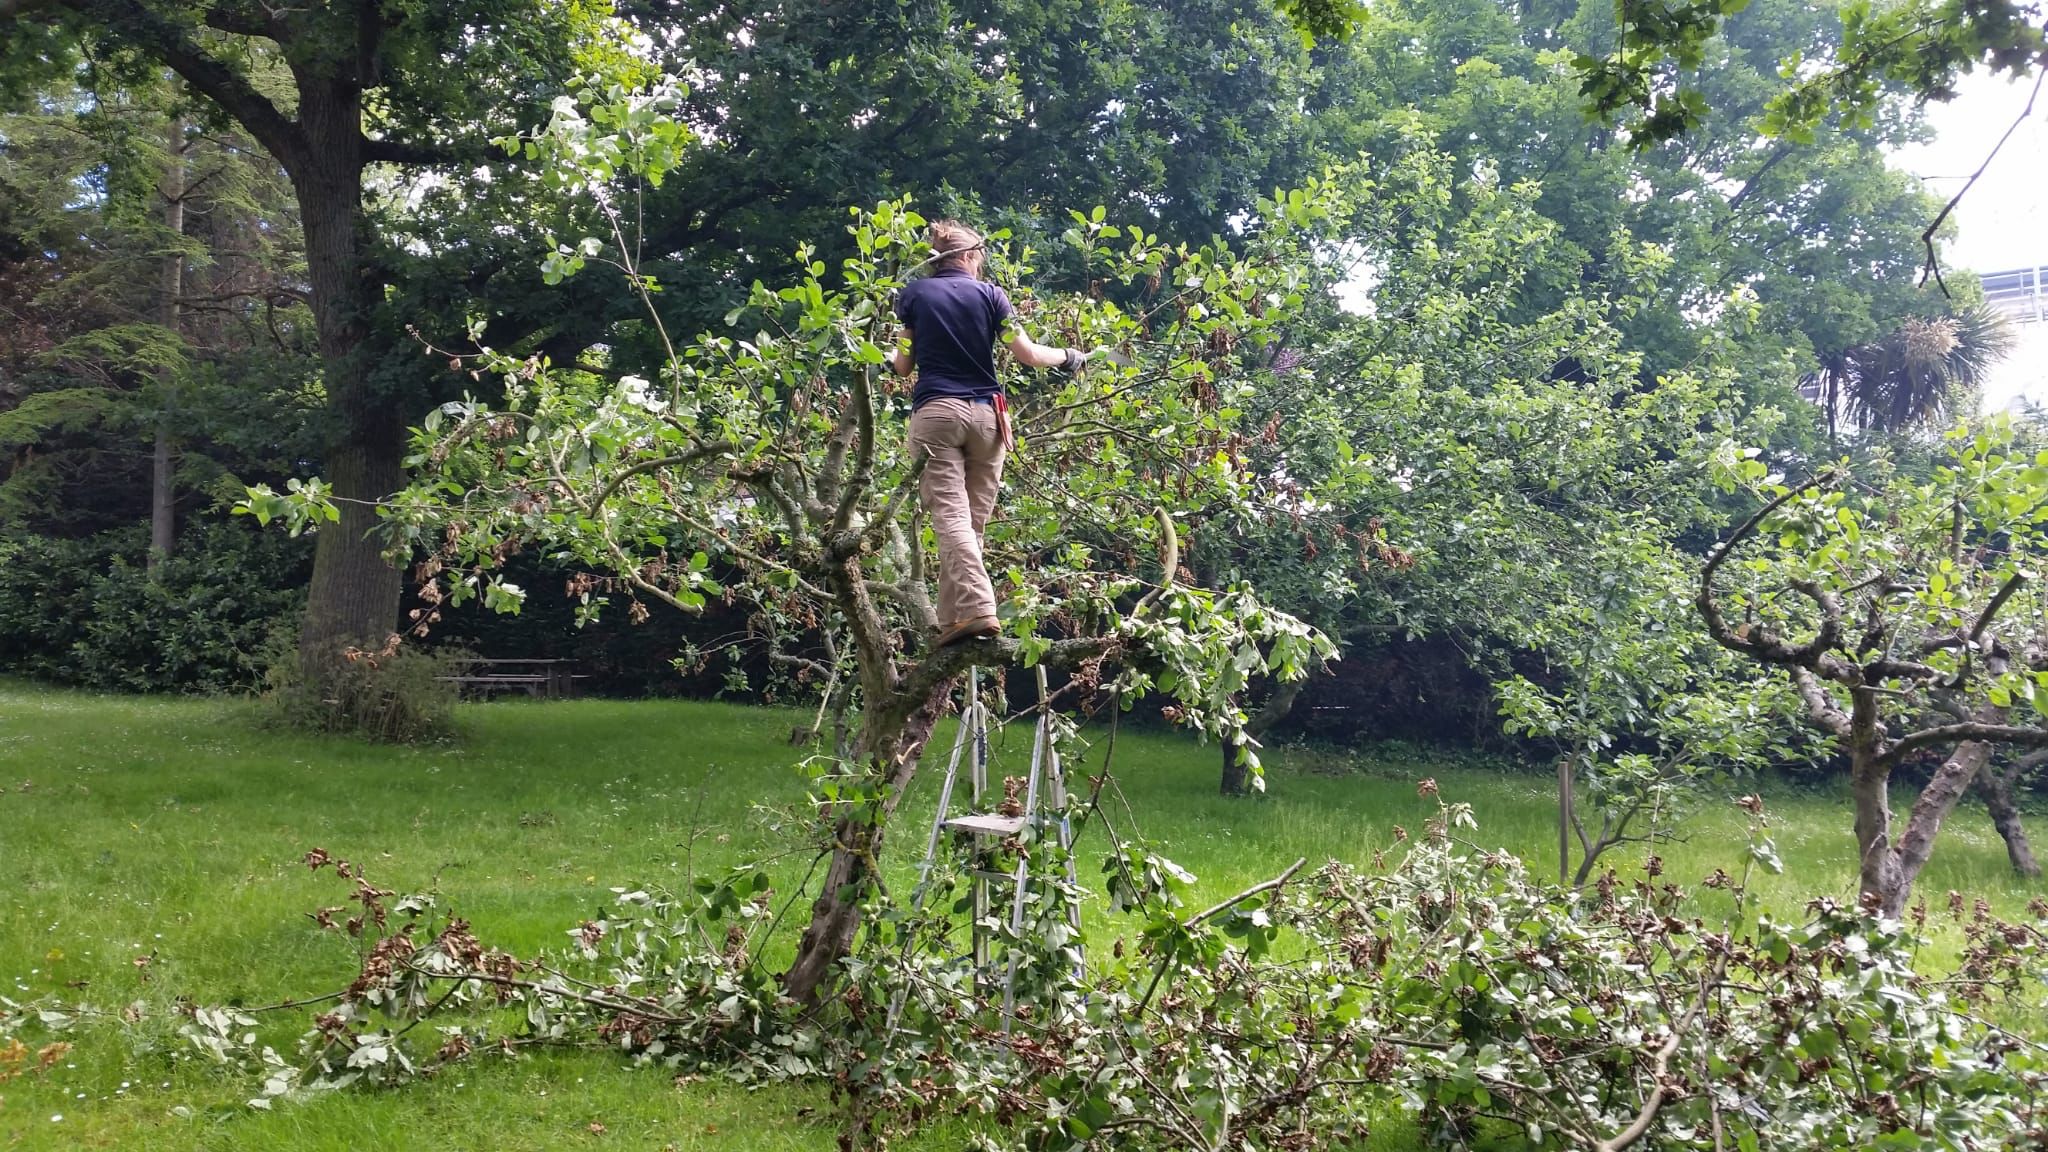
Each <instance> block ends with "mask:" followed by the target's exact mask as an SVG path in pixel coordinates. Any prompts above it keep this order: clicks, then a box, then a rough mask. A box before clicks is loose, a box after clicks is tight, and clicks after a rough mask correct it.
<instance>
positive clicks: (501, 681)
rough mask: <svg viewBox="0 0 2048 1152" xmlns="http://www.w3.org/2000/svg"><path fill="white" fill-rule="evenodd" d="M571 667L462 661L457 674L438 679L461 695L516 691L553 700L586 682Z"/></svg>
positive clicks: (565, 664)
mask: <svg viewBox="0 0 2048 1152" xmlns="http://www.w3.org/2000/svg"><path fill="white" fill-rule="evenodd" d="M575 664H576V662H575V661H574V660H465V661H463V663H462V671H461V672H460V673H457V674H455V675H450V676H443V677H441V679H442V680H443V681H445V682H447V683H450V684H453V685H455V686H456V688H457V690H458V691H460V692H462V693H463V694H464V695H486V696H487V695H489V694H491V693H493V692H513V691H519V692H524V693H526V694H527V695H528V696H532V697H535V698H540V697H545V698H547V699H549V700H557V699H560V698H562V697H564V696H567V695H569V693H570V690H571V689H572V688H574V687H575V683H576V681H578V680H587V679H589V677H587V676H584V675H581V674H578V673H574V672H571V671H570V669H571V668H573V667H575Z"/></svg>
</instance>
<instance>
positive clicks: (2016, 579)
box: [1970, 572, 2027, 644]
mask: <svg viewBox="0 0 2048 1152" xmlns="http://www.w3.org/2000/svg"><path fill="white" fill-rule="evenodd" d="M2026 582H2027V577H2026V574H2025V573H2023V572H2015V573H2013V574H2012V575H2010V576H2008V577H2006V578H2005V583H2003V584H2001V585H1999V587H1998V591H1997V592H1996V593H1994V594H1993V595H1992V597H1991V603H1989V604H1986V605H1984V611H1982V612H1980V613H1978V614H1977V623H1976V624H1975V625H1974V626H1972V627H1971V629H1970V643H1972V644H1975V643H1976V642H1978V641H1979V640H1981V639H1983V638H1984V630H1985V629H1987V628H1989V627H1991V622H1992V621H1993V620H1996V619H1997V618H1998V613H1999V610H2000V609H2002V608H2004V607H2005V602H2006V601H2007V600H2010V599H2012V594H2013V593H2015V592H2017V591H2019V590H2020V585H2022V584H2024V583H2026Z"/></svg>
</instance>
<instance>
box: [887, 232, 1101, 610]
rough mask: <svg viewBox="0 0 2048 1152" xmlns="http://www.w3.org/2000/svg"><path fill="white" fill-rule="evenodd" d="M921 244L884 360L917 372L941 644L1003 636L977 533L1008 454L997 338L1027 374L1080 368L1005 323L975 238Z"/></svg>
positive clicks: (1076, 358)
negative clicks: (924, 271)
mask: <svg viewBox="0 0 2048 1152" xmlns="http://www.w3.org/2000/svg"><path fill="white" fill-rule="evenodd" d="M926 238H927V240H928V241H929V242H930V244H931V248H932V252H933V253H934V255H933V258H932V262H931V272H930V274H929V275H927V276H924V277H923V278H921V279H917V280H913V281H911V282H910V283H909V284H907V285H905V286H904V287H903V291H902V292H901V293H899V294H898V296H897V298H896V318H897V319H898V320H900V321H902V323H903V340H902V341H900V342H899V343H898V345H897V348H896V354H895V355H894V356H893V357H892V358H891V359H890V361H889V368H890V370H891V371H893V372H895V373H896V374H897V375H898V376H908V375H910V371H911V369H912V367H913V366H914V367H915V368H916V369H917V385H916V387H915V388H913V389H912V390H911V395H910V437H909V439H910V451H911V453H912V454H913V458H917V457H922V458H923V459H924V475H923V476H922V477H920V478H919V480H918V501H919V503H921V504H922V505H923V506H924V512H925V515H926V517H928V518H929V519H930V520H931V525H932V531H933V532H934V533H935V534H936V535H937V536H938V538H939V635H938V641H937V643H938V645H939V646H940V647H945V646H947V645H950V644H958V643H960V642H962V641H964V640H978V639H984V638H987V637H990V636H994V635H995V634H996V633H998V632H999V631H1001V630H1002V629H1001V625H999V624H998V623H997V622H996V594H995V587H994V585H992V584H991V583H990V582H989V578H988V570H987V569H986V568H985V567H983V565H982V559H981V541H982V531H983V530H984V529H985V528H987V526H988V518H989V514H990V513H991V512H993V511H995V506H996V488H997V487H998V486H999V485H1000V484H1001V483H1002V479H1003V457H1004V456H1005V455H1006V454H1007V453H1008V451H1009V448H1010V419H1009V407H1008V405H1007V403H1006V402H1005V399H1004V397H1003V385H1002V381H1000V380H998V379H997V378H996V357H995V346H996V341H997V340H999V339H1001V338H1002V335H1003V329H1004V327H1005V326H1006V325H1008V326H1009V327H1010V336H1009V339H1008V340H1007V341H1006V343H1007V344H1008V346H1009V349H1010V355H1012V356H1015V357H1016V358H1017V362H1018V363H1019V364H1022V365H1024V366H1025V367H1027V368H1055V367H1063V368H1065V369H1066V370H1067V371H1069V372H1076V371H1079V370H1080V368H1081V365H1083V364H1085V363H1086V362H1087V360H1088V357H1087V355H1086V354H1084V353H1082V352H1081V351H1080V350H1078V349H1074V348H1053V347H1049V346H1047V345H1044V344H1039V343H1037V342H1035V341H1033V340H1032V339H1031V338H1030V337H1029V336H1026V335H1025V334H1024V332H1023V331H1022V329H1020V328H1018V327H1016V326H1015V325H1013V324H1011V323H1010V322H1011V321H1012V320H1013V319H1014V318H1015V316H1016V310H1015V309H1013V308H1011V307H1010V298H1009V297H1008V296H1006V295H1004V293H1003V290H1002V289H1001V288H999V287H997V286H996V285H994V284H990V283H988V282H987V281H985V280H983V279H982V278H981V272H982V267H983V263H984V260H983V249H982V240H981V236H980V234H978V233H976V232H975V231H974V230H973V229H972V228H969V227H967V226H966V225H964V224H960V223H958V222H956V221H952V220H941V221H939V222H938V223H936V224H933V225H932V226H931V229H930V231H929V232H928V233H927V237H926Z"/></svg>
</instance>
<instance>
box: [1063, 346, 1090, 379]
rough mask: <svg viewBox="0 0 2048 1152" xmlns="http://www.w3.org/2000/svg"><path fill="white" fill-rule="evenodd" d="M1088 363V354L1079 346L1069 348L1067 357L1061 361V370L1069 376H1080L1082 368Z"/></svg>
mask: <svg viewBox="0 0 2048 1152" xmlns="http://www.w3.org/2000/svg"><path fill="white" fill-rule="evenodd" d="M1087 363H1088V354H1087V353H1086V352H1083V351H1081V350H1080V349H1079V348H1069V349H1067V358H1066V359H1065V360H1064V361H1062V362H1061V363H1060V371H1062V372H1064V373H1066V374H1067V375H1069V376H1079V375H1080V374H1081V368H1082V366H1083V365H1085V364H1087Z"/></svg>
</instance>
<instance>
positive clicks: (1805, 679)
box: [1792, 668, 1851, 739]
mask: <svg viewBox="0 0 2048 1152" xmlns="http://www.w3.org/2000/svg"><path fill="white" fill-rule="evenodd" d="M1792 687H1793V688H1794V689H1796V690H1797V691H1798V693H1799V699H1800V700H1801V701H1802V702H1803V703H1805V705H1806V715H1807V716H1808V717H1809V718H1810V719H1812V721H1813V722H1814V724H1815V725H1816V726H1818V727H1820V728H1822V729H1825V730H1826V731H1829V732H1832V733H1834V734H1835V735H1836V736H1840V737H1842V738H1843V739H1847V738H1848V736H1849V733H1850V730H1851V724H1850V721H1849V715H1848V713H1846V712H1843V711H1842V709H1841V706H1840V705H1838V704H1836V703H1835V700H1834V697H1832V696H1829V695H1828V691H1827V688H1826V687H1824V686H1823V685H1822V684H1821V682H1820V681H1819V680H1818V679H1816V678H1815V677H1814V675H1813V673H1812V672H1809V671H1807V670H1806V669H1804V668H1794V669H1792Z"/></svg>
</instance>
